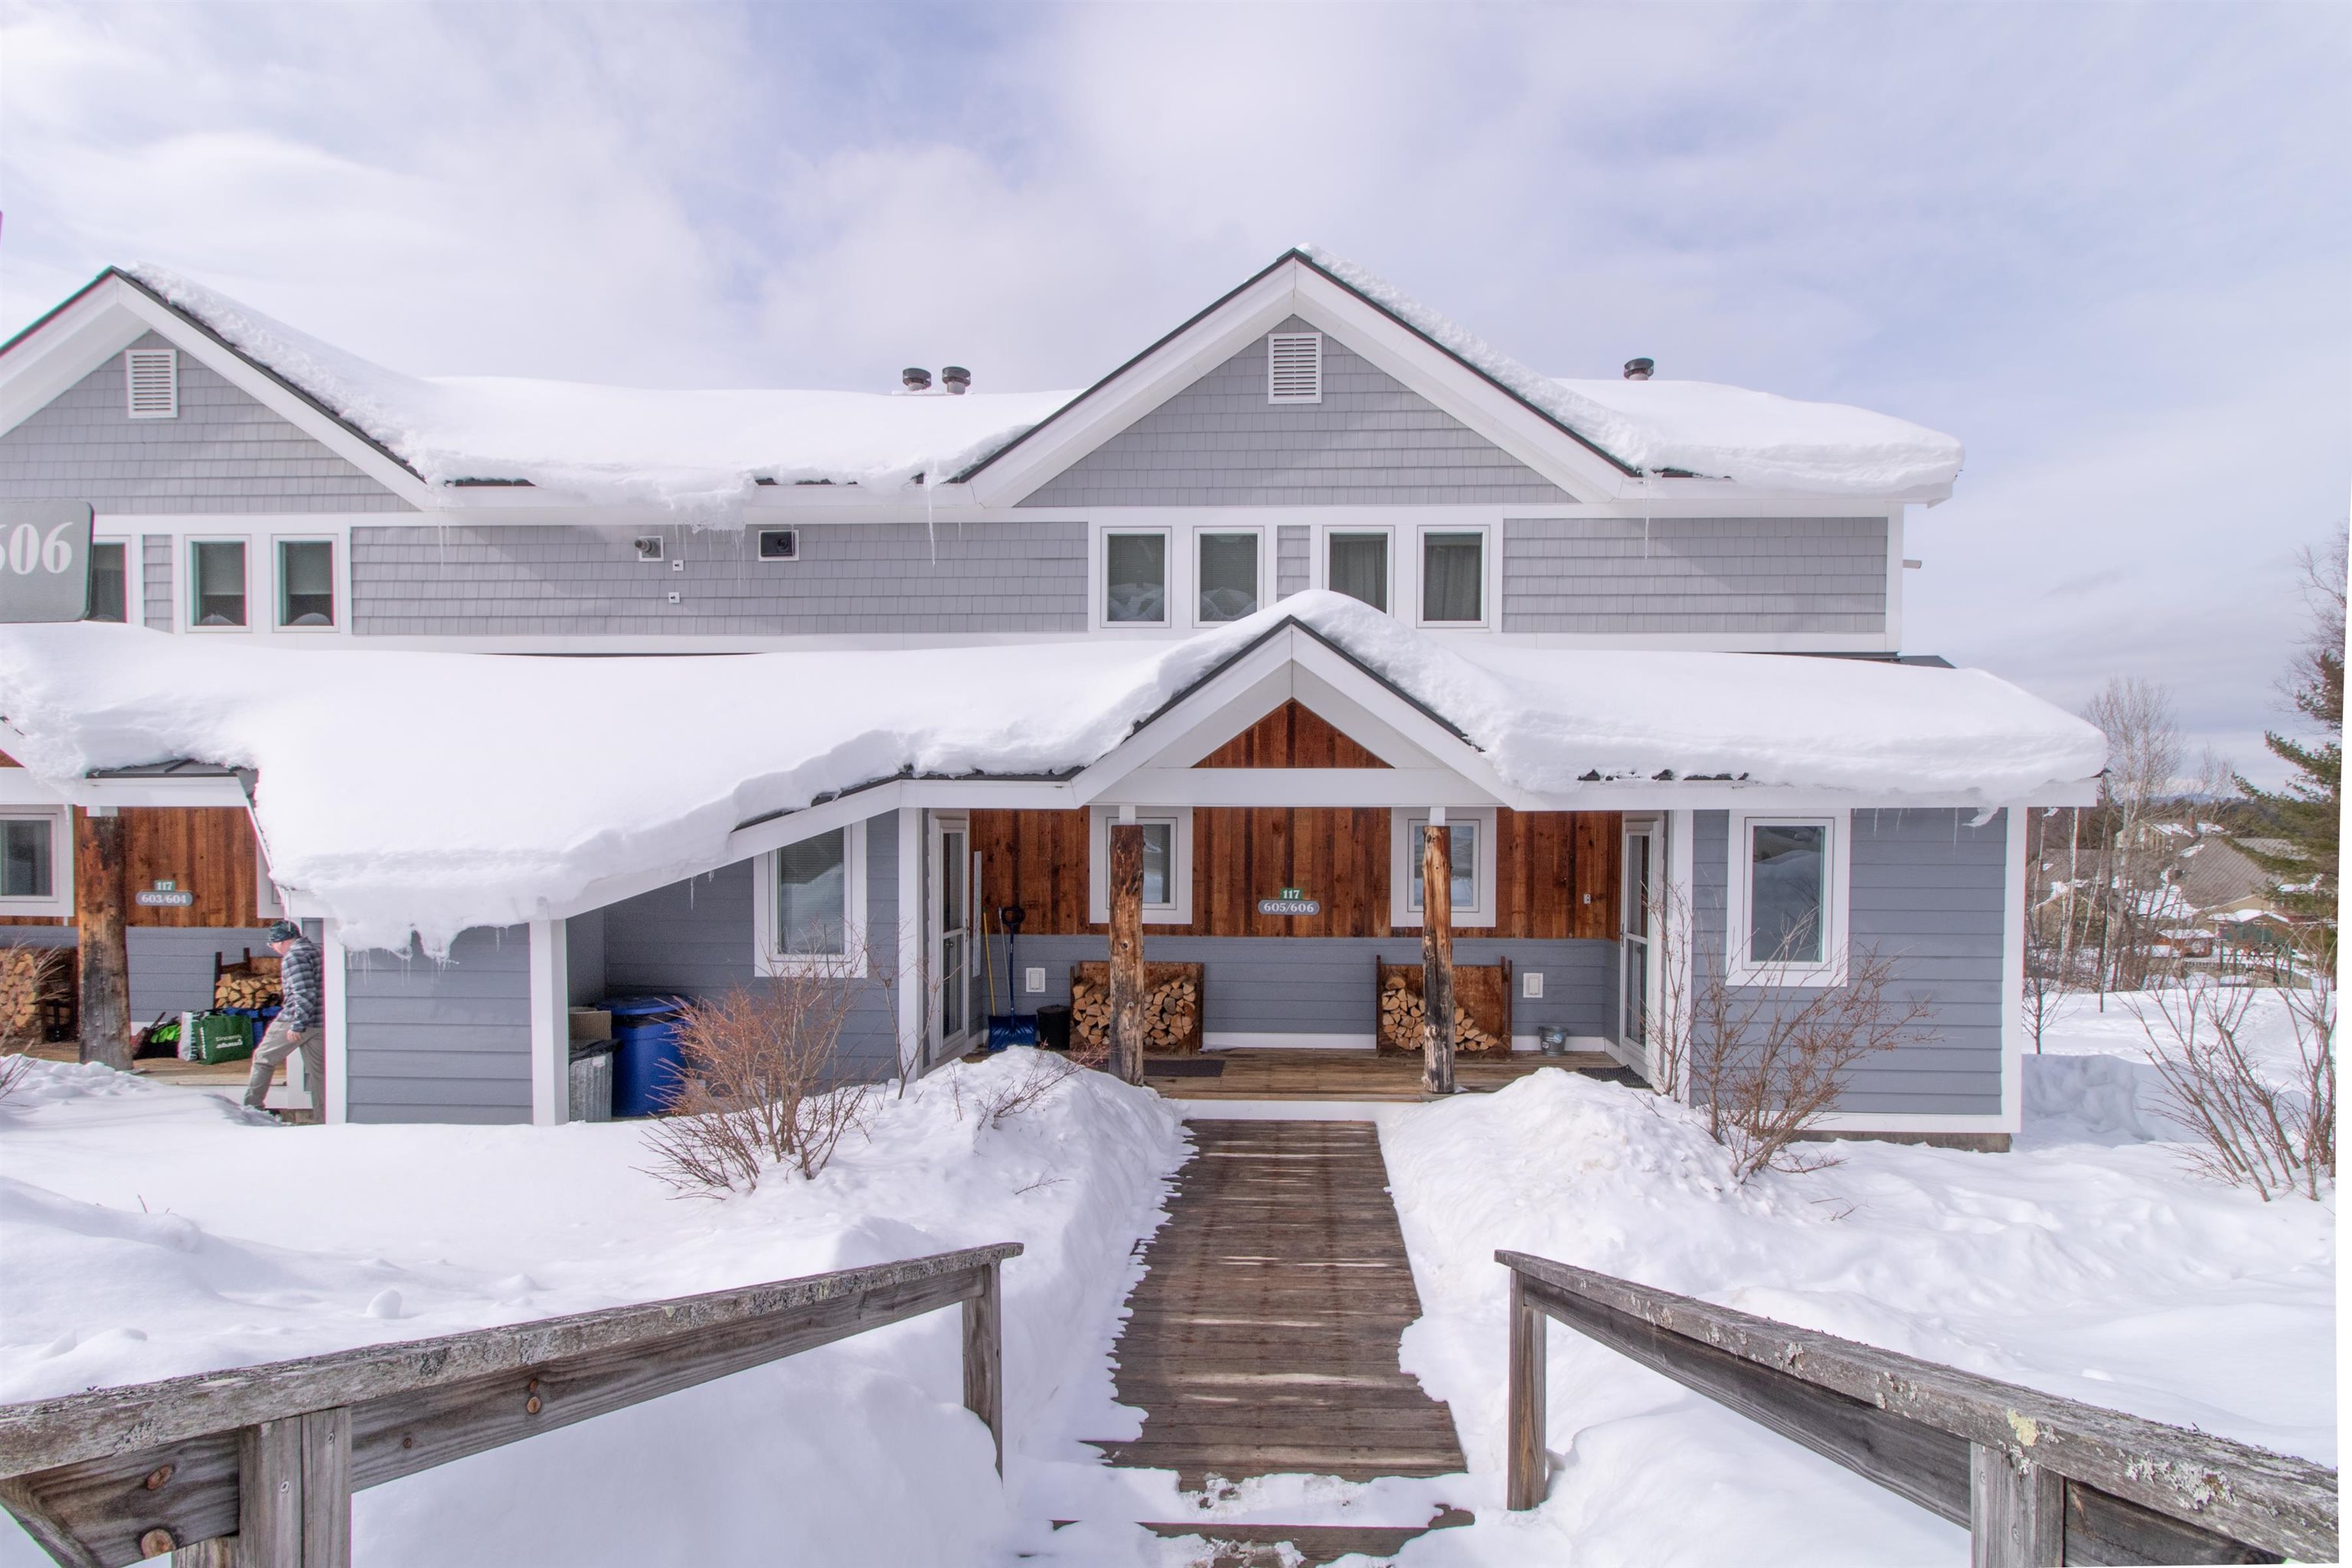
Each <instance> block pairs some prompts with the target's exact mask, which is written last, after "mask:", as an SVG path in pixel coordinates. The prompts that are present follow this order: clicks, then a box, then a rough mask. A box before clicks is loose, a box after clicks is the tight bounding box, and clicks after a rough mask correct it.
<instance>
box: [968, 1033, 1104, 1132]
mask: <svg viewBox="0 0 2352 1568" xmlns="http://www.w3.org/2000/svg"><path fill="white" fill-rule="evenodd" d="M1027 1055H1028V1058H1029V1059H1028V1060H1027V1061H1025V1062H1024V1063H1023V1064H1022V1065H1021V1066H1020V1067H1019V1068H1016V1069H1014V1070H1013V1072H1011V1073H1009V1074H1007V1075H1005V1078H1004V1081H1003V1082H1001V1083H993V1084H991V1085H989V1086H988V1088H987V1089H984V1090H982V1093H981V1095H980V1098H979V1100H978V1103H977V1104H976V1105H975V1106H974V1108H973V1109H974V1110H975V1111H976V1112H977V1113H978V1115H979V1117H980V1124H981V1125H982V1127H1002V1126H1003V1125H1004V1124H1005V1123H1006V1122H1007V1121H1012V1120H1013V1118H1014V1117H1016V1116H1018V1115H1020V1114H1021V1113H1022V1112H1023V1111H1024V1110H1029V1109H1030V1108H1031V1107H1033V1106H1034V1105H1036V1104H1037V1103H1038V1102H1040V1101H1041V1100H1045V1098H1046V1097H1047V1096H1049V1095H1051V1094H1052V1093H1053V1092H1054V1091H1055V1089H1059V1088H1060V1087H1061V1086H1062V1085H1063V1084H1065V1083H1066V1082H1067V1081H1069V1079H1071V1078H1072V1077H1074V1076H1076V1074H1077V1073H1078V1071H1079V1070H1080V1064H1078V1063H1076V1062H1074V1061H1072V1060H1070V1059H1069V1058H1067V1057H1066V1056H1063V1055H1062V1054H1060V1053H1059V1052H1055V1051H1030V1052H1028V1053H1027Z"/></svg>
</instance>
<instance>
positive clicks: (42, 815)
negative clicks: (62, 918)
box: [0, 805, 74, 915]
mask: <svg viewBox="0 0 2352 1568" xmlns="http://www.w3.org/2000/svg"><path fill="white" fill-rule="evenodd" d="M73 912H74V907H73V825H72V822H71V821H70V819H69V818H68V816H67V812H66V808H65V807H64V806H61V805H12V806H9V807H7V808H5V810H0V914H5V915H69V914H71V913H73Z"/></svg>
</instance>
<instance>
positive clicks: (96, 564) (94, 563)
mask: <svg viewBox="0 0 2352 1568" xmlns="http://www.w3.org/2000/svg"><path fill="white" fill-rule="evenodd" d="M129 555H130V550H129V547H128V546H127V545H125V544H124V543H123V542H122V541H121V540H119V539H100V540H98V541H96V542H93V543H92V544H91V545H90V547H89V614H88V615H86V616H83V617H82V619H84V620H86V621H127V620H129V619H130V618H131V570H130V567H129V565H128V560H129Z"/></svg>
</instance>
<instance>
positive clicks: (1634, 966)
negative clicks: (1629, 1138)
mask: <svg viewBox="0 0 2352 1568" xmlns="http://www.w3.org/2000/svg"><path fill="white" fill-rule="evenodd" d="M1657 842H1658V829H1657V824H1655V823H1654V822H1628V823H1627V824H1626V825H1625V847H1624V858H1623V860H1622V866H1623V874H1622V876H1621V877H1620V878H1619V879H1618V883H1619V887H1620V888H1621V889H1622V898H1623V900H1624V905H1623V908H1622V910H1620V911H1619V917H1618V930H1619V931H1621V932H1622V933H1623V934H1622V939H1621V940H1620V941H1619V942H1618V944H1617V946H1618V954H1619V959H1618V972H1617V1040H1618V1043H1619V1044H1620V1045H1621V1046H1622V1047H1624V1049H1625V1054H1626V1055H1627V1056H1628V1057H1630V1058H1632V1059H1633V1060H1634V1061H1637V1062H1640V1063H1642V1064H1643V1068H1645V1069H1646V1068H1647V1067H1648V1065H1649V1060H1650V1009H1651V1005H1652V998H1653V996H1654V995H1655V994H1656V984H1657V976H1656V973H1655V967H1656V956H1657V921H1658V900H1657V898H1656V896H1655V893H1654V886H1653V884H1654V879H1655V877H1656V874H1657Z"/></svg>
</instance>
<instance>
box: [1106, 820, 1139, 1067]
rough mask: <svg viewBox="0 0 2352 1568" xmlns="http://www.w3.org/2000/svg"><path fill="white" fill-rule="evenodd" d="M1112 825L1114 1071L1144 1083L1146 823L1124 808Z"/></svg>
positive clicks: (1111, 1049) (1112, 1031) (1111, 927)
mask: <svg viewBox="0 0 2352 1568" xmlns="http://www.w3.org/2000/svg"><path fill="white" fill-rule="evenodd" d="M1119 815H1120V816H1121V817H1122V818H1124V819H1127V820H1122V821H1118V822H1115V823H1113V824H1112V825H1111V829H1110V1069H1111V1071H1112V1072H1113V1073H1114V1074H1116V1075H1117V1076H1118V1078H1119V1079H1121V1080H1123V1081H1125V1082H1128V1083H1141V1082H1142V1081H1143V1004H1144V984H1143V825H1142V824H1141V823H1139V822H1136V821H1133V820H1132V816H1133V809H1132V808H1131V807H1122V808H1121V809H1120V812H1119Z"/></svg>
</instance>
